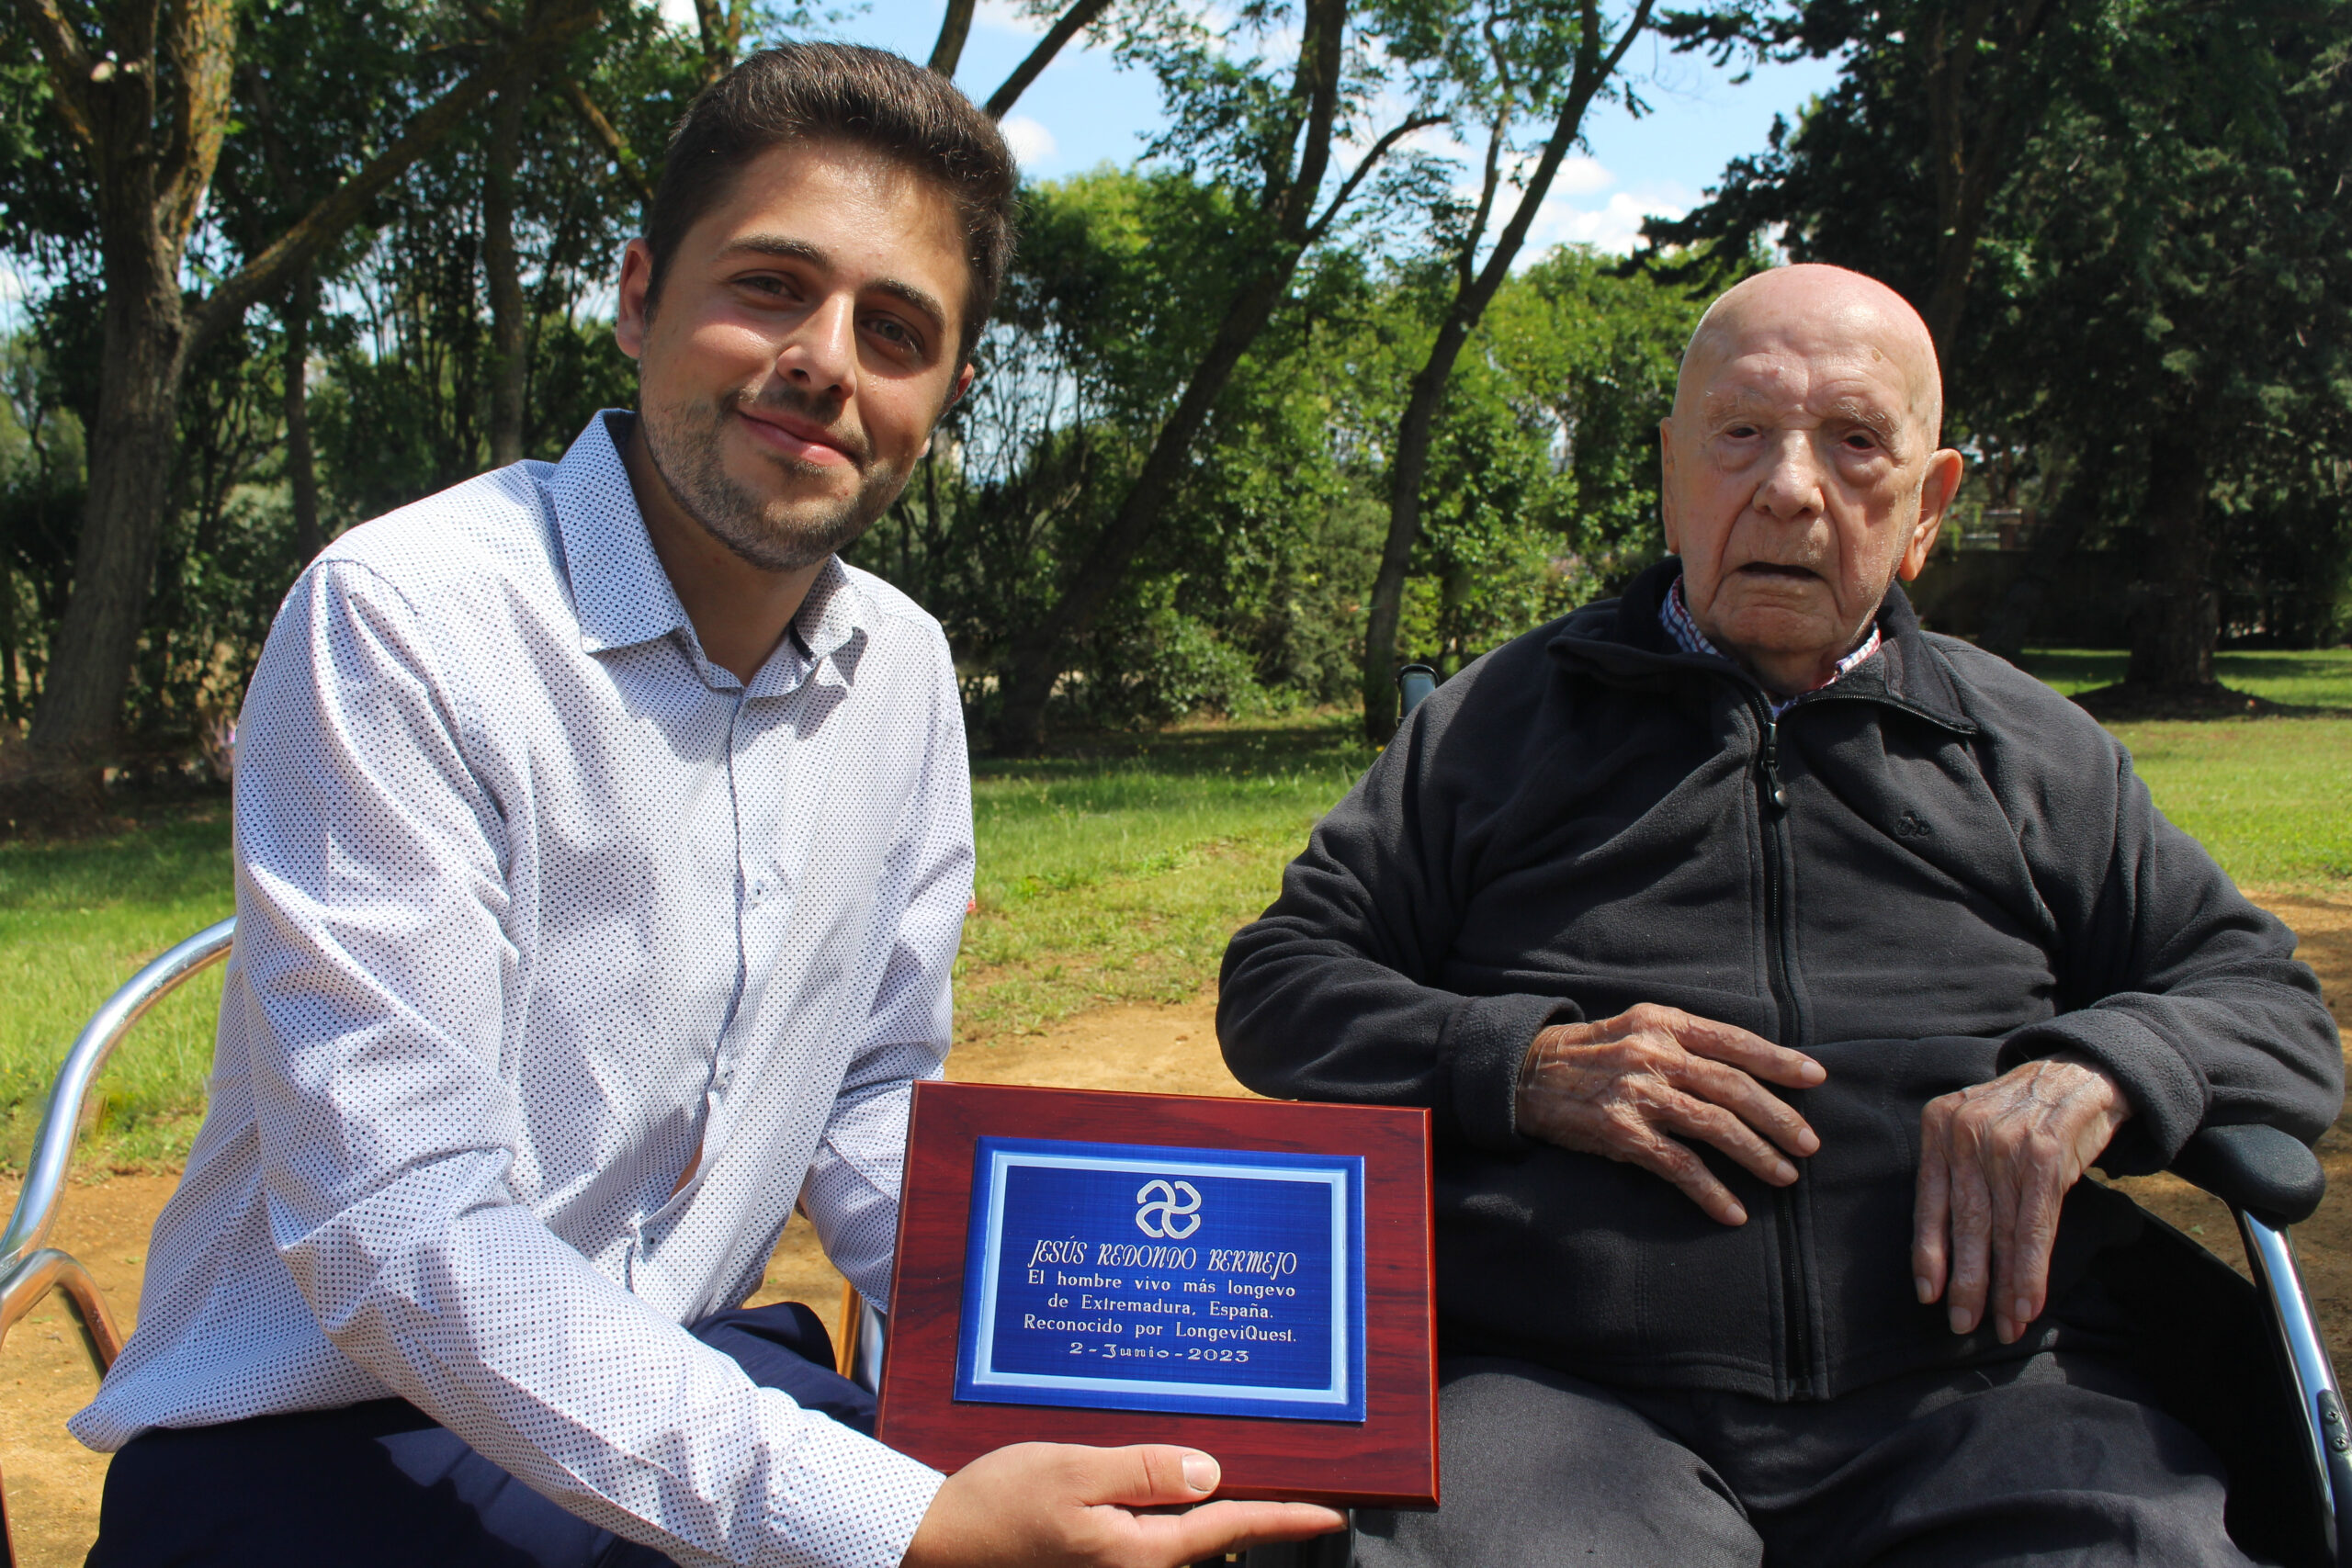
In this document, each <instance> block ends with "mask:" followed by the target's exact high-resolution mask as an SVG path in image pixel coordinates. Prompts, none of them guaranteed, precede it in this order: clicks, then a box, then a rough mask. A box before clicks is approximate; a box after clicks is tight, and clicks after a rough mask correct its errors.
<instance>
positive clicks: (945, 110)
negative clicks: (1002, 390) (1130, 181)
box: [645, 43, 1020, 359]
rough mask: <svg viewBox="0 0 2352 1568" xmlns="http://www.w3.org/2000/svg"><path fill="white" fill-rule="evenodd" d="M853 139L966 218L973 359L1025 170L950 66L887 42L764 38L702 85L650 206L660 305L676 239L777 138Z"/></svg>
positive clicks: (654, 293)
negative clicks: (936, 191)
mask: <svg viewBox="0 0 2352 1568" xmlns="http://www.w3.org/2000/svg"><path fill="white" fill-rule="evenodd" d="M796 141H846V142H850V143H852V144H854V145H857V146H862V147H869V148H872V149H873V150H874V151H875V152H880V153H882V154H884V155H885V156H888V157H890V158H893V159H896V160H898V161H899V162H900V163H903V164H906V165H907V166H908V167H910V168H911V169H913V170H915V171H916V172H917V173H919V174H922V175H925V176H926V177H928V178H930V179H931V180H933V181H934V182H935V183H936V184H937V185H938V186H940V188H941V189H943V190H944V191H946V192H947V194H948V195H949V197H951V198H953V200H954V201H955V203H956V215H957V216H958V218H960V219H961V220H962V221H963V226H964V237H965V256H966V259H967V262H968V264H969V267H970V274H971V288H970V291H969V293H968V295H967V298H966V299H965V301H964V318H963V319H964V335H963V342H962V344H961V345H960V346H959V349H958V353H959V355H961V356H962V357H963V358H967V359H968V358H969V357H970V356H971V353H972V344H973V343H974V342H975V340H977V339H978V336H979V332H980V326H981V324H982V323H983V322H985V321H987V320H988V317H989V310H990V309H991V308H993V307H994V305H995V304H996V296H997V290H998V288H1001V286H1002V284H1003V282H1004V269H1005V266H1006V265H1007V264H1008V263H1009V262H1010V261H1011V260H1012V220H1013V210H1014V206H1015V202H1014V192H1015V190H1016V189H1017V187H1018V186H1019V181H1020V176H1019V174H1018V173H1017V171H1016V170H1015V168H1014V165H1013V162H1012V150H1011V149H1010V148H1008V147H1006V146H1005V144H1004V138H1003V136H1002V135H1001V134H1000V133H999V132H998V130H997V128H996V122H995V121H994V120H992V119H990V118H989V117H988V116H987V115H985V114H983V113H981V112H980V110H979V109H978V108H977V107H974V106H973V104H972V101H971V100H970V99H969V98H967V97H966V96H964V95H963V94H962V93H959V92H957V91H956V88H955V87H954V85H951V84H950V83H949V82H948V81H947V80H946V79H945V78H944V77H942V76H940V75H938V74H937V73H933V72H930V71H926V70H924V69H923V68H922V66H920V65H917V64H915V63H914V62H912V61H910V60H906V59H902V58H901V57H899V55H895V54H892V53H889V52H888V51H885V50H879V49H865V48H862V47H860V46H858V45H855V44H843V43H795V44H786V45H785V46H784V47H782V48H780V49H768V50H762V51H760V52H759V53H757V54H754V55H752V57H751V58H749V59H748V60H745V61H744V62H742V63H741V65H738V66H737V67H735V69H734V70H732V71H729V73H727V74H726V75H724V76H722V77H720V78H719V79H718V81H716V82H714V83H712V84H711V85H709V86H707V87H706V88H704V89H703V90H702V92H701V93H700V94H699V95H697V96H695V101H694V103H693V104H692V105H691V106H689V107H688V108H687V109H686V113H685V118H683V119H681V120H680V121H679V122H678V129H677V130H675V131H674V132H673V133H672V135H671V137H670V151H669V155H668V157H667V158H666V159H665V160H664V161H663V163H662V180H661V183H660V185H658V186H656V187H655V188H654V192H653V209H652V211H651V212H650V214H649V215H648V216H647V219H646V224H645V243H646V247H647V249H649V250H650V251H651V252H652V253H653V270H652V276H651V278H650V286H649V288H648V289H647V295H646V303H647V306H648V308H649V309H650V308H652V307H653V306H654V305H655V304H656V302H657V301H658V300H659V299H660V298H661V294H662V277H663V275H664V274H666V273H667V272H668V270H669V265H670V258H671V256H672V255H673V254H674V253H675V252H676V250H677V248H678V243H679V242H680V241H681V240H683V239H684V237H685V233H686V231H687V230H689V229H691V228H693V227H694V225H695V220H696V219H698V218H700V217H701V216H702V215H703V214H704V213H705V212H707V211H708V210H709V209H711V208H712V207H713V206H715V205H716V204H717V203H718V201H720V200H721V199H722V198H724V197H725V196H726V194H727V190H728V187H729V184H730V183H731V182H732V180H733V179H734V177H735V174H736V171H737V170H739V169H741V167H742V166H743V165H744V164H747V163H749V162H751V160H752V159H753V158H754V157H757V156H758V155H759V154H760V153H762V152H766V151H767V150H768V149H769V148H771V147H775V146H780V145H784V144H787V143H790V142H796Z"/></svg>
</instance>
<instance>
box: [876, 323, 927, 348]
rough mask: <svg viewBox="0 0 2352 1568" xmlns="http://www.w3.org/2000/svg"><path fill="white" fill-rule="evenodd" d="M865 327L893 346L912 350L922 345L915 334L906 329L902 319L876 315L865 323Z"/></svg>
mask: <svg viewBox="0 0 2352 1568" xmlns="http://www.w3.org/2000/svg"><path fill="white" fill-rule="evenodd" d="M865 327H866V330H867V331H868V332H870V333H873V334H874V335H875V336H876V337H878V338H880V339H881V340H882V341H883V342H884V343H887V344H889V345H890V346H891V347H893V348H901V349H907V350H910V351H912V350H914V349H918V348H921V347H922V344H921V343H920V342H919V341H917V339H916V337H915V334H914V333H910V332H909V331H908V330H907V325H906V323H905V322H904V321H893V320H892V319H891V318H890V317H888V316H876V317H874V318H873V319H872V320H870V321H867V322H866V323H865Z"/></svg>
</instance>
